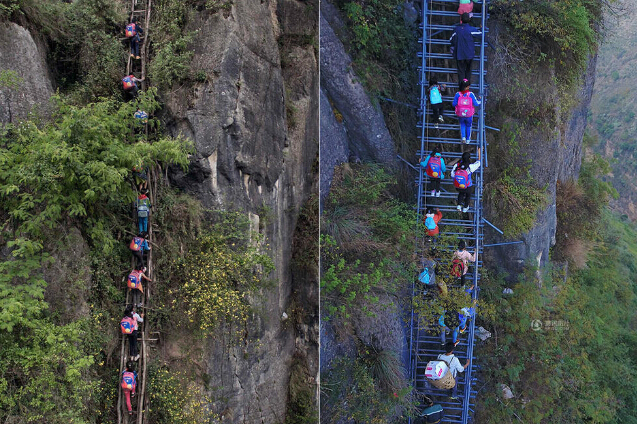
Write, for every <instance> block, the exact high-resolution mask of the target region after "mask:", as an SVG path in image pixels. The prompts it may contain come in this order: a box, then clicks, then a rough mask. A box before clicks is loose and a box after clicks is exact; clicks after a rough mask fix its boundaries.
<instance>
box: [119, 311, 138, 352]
mask: <svg viewBox="0 0 637 424" xmlns="http://www.w3.org/2000/svg"><path fill="white" fill-rule="evenodd" d="M134 308H135V307H134V305H127V306H126V309H125V310H124V317H123V318H122V320H121V321H120V322H119V327H120V330H122V334H124V335H125V336H126V337H128V355H129V357H130V360H131V361H136V360H138V359H139V351H138V350H137V330H138V328H139V325H138V323H139V322H144V314H141V315H139V314H138V313H137V312H135V310H134Z"/></svg>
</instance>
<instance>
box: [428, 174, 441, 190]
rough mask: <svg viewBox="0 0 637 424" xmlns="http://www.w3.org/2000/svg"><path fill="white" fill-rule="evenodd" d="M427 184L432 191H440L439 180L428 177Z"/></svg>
mask: <svg viewBox="0 0 637 424" xmlns="http://www.w3.org/2000/svg"><path fill="white" fill-rule="evenodd" d="M429 183H430V184H431V189H432V190H436V191H440V178H433V177H429Z"/></svg>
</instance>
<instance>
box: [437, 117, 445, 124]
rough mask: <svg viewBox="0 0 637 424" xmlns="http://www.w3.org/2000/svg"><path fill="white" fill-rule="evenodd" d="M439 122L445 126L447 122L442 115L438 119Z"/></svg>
mask: <svg viewBox="0 0 637 424" xmlns="http://www.w3.org/2000/svg"><path fill="white" fill-rule="evenodd" d="M438 121H439V122H440V123H441V124H444V123H445V120H444V118H443V117H442V115H440V116H439V117H438Z"/></svg>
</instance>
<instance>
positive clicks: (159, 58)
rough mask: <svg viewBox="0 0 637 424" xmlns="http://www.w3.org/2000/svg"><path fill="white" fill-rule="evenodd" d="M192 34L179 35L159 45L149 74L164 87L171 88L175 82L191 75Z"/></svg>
mask: <svg viewBox="0 0 637 424" xmlns="http://www.w3.org/2000/svg"><path fill="white" fill-rule="evenodd" d="M192 38H193V37H192V36H183V37H179V38H177V39H176V40H174V41H169V42H166V43H165V44H163V45H161V46H160V47H157V52H156V54H155V57H154V58H153V61H152V62H151V63H150V67H149V71H148V73H149V76H150V78H151V79H152V81H153V83H154V84H155V85H157V86H158V87H160V88H162V89H170V88H171V87H172V86H173V84H175V83H178V82H181V81H183V80H185V79H187V78H189V77H190V62H191V60H192V56H193V51H192V50H191V49H189V48H188V45H189V44H190V43H191V42H192Z"/></svg>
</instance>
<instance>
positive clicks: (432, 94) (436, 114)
mask: <svg viewBox="0 0 637 424" xmlns="http://www.w3.org/2000/svg"><path fill="white" fill-rule="evenodd" d="M446 90H447V86H446V85H444V84H443V85H439V84H438V79H437V78H436V77H431V78H430V79H429V89H428V91H429V105H430V106H431V117H432V118H433V120H434V122H435V124H434V127H435V128H438V122H440V123H441V124H444V123H445V120H444V118H443V117H442V110H443V104H442V93H444V92H445V91H446Z"/></svg>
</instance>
